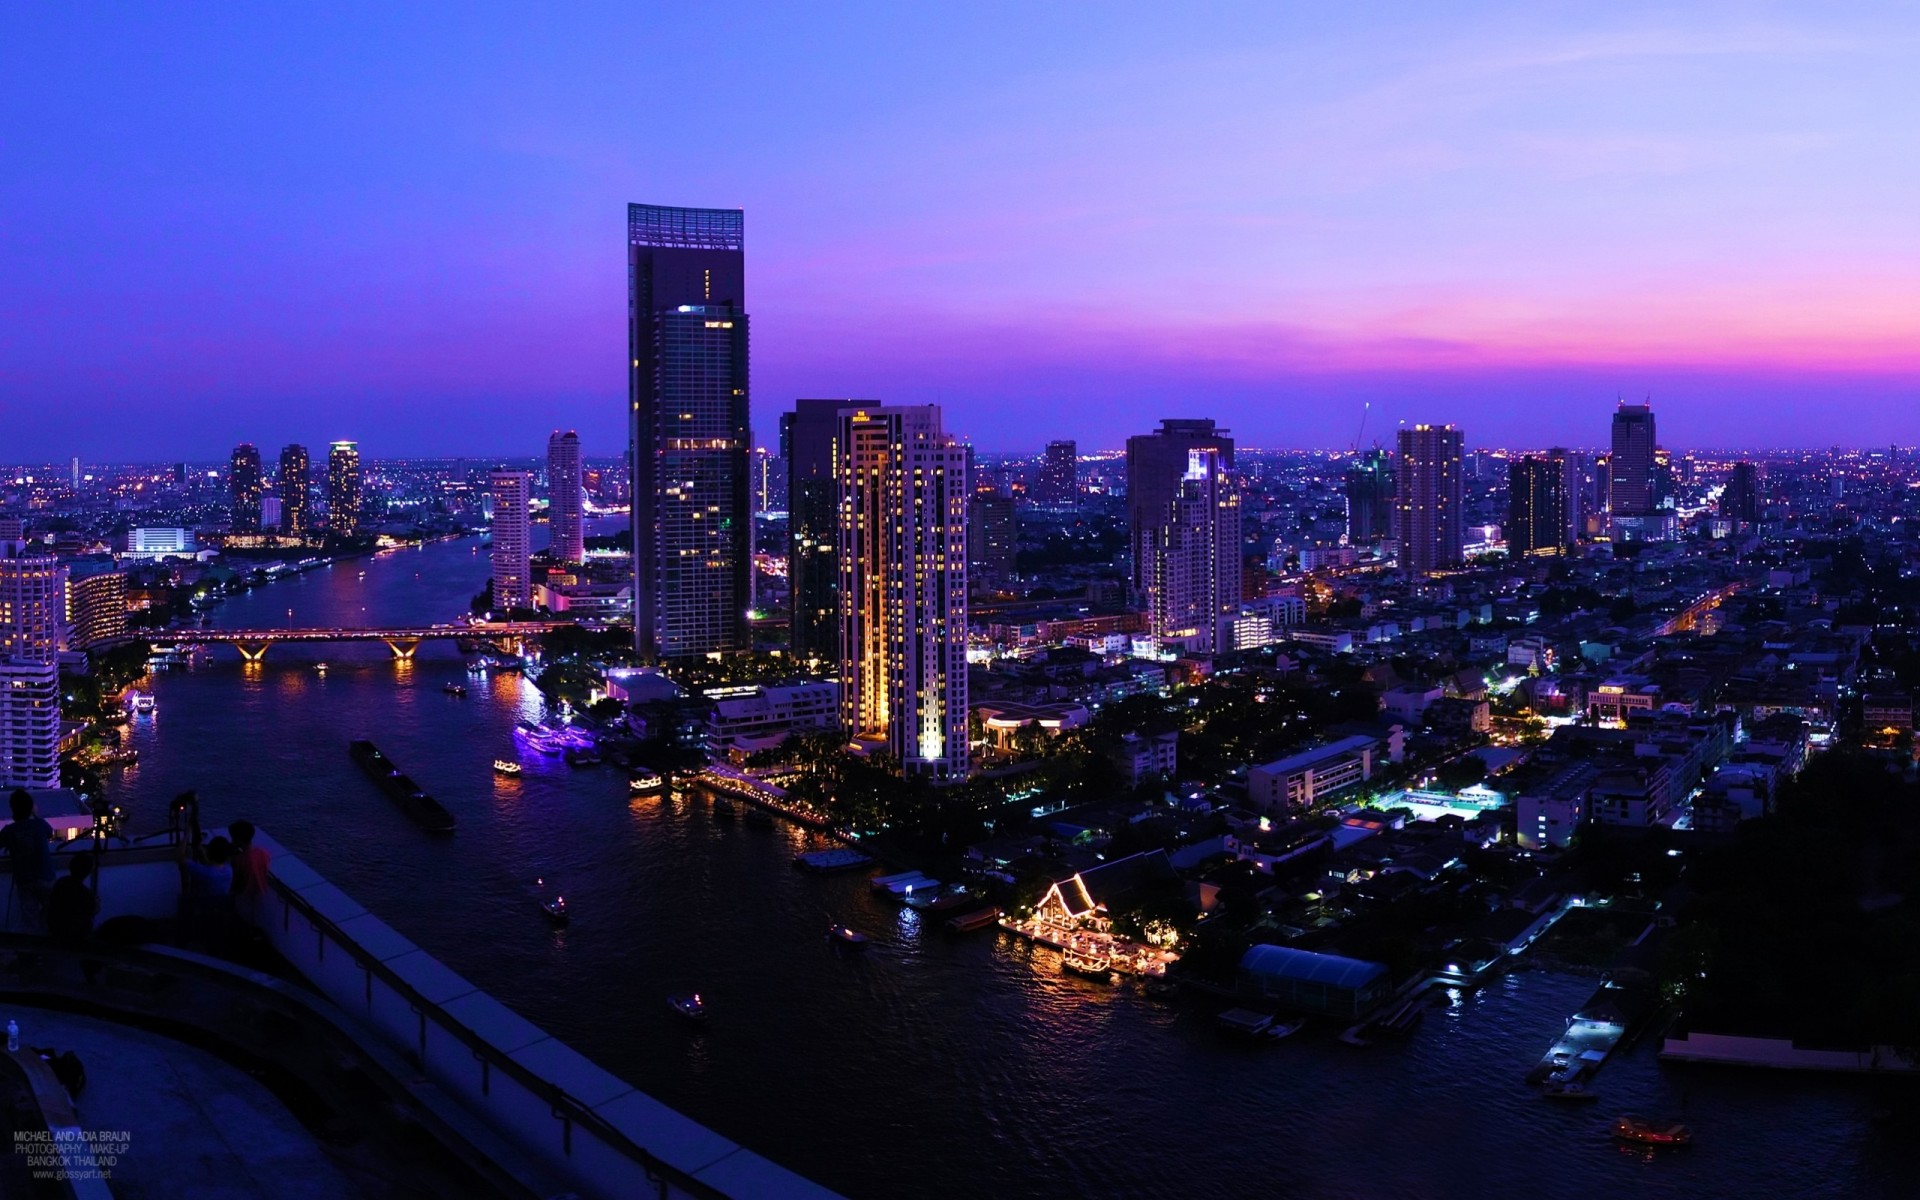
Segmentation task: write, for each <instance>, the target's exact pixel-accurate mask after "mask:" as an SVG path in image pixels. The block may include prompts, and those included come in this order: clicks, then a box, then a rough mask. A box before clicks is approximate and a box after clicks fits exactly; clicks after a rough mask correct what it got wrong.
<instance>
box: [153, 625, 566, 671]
mask: <svg viewBox="0 0 1920 1200" xmlns="http://www.w3.org/2000/svg"><path fill="white" fill-rule="evenodd" d="M552 628H554V626H553V625H552V624H550V623H548V622H545V621H476V622H474V623H473V624H471V625H416V626H400V627H394V628H372V629H362V628H353V627H348V626H335V627H329V628H321V629H298V628H292V627H289V628H286V629H160V630H154V631H152V632H148V633H142V634H141V635H139V636H140V637H141V639H142V640H143V641H145V642H147V643H148V644H150V645H154V646H204V645H211V644H213V643H216V642H218V643H221V644H223V645H228V646H232V647H233V648H234V649H236V650H238V651H239V652H240V657H241V658H243V659H245V660H246V661H248V662H250V663H257V662H259V661H260V660H262V659H264V658H265V657H266V656H267V648H268V647H269V646H271V645H273V644H274V643H275V642H385V643H386V644H387V648H388V649H389V650H392V651H393V656H394V657H395V658H397V659H410V658H412V657H413V652H414V651H415V650H418V649H419V648H420V643H422V642H432V641H447V640H449V639H458V638H472V639H474V640H476V641H507V640H518V639H520V638H526V637H532V636H534V635H536V634H541V633H545V632H546V631H547V630H549V629H552Z"/></svg>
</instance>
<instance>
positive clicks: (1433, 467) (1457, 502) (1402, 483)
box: [1393, 425, 1466, 575]
mask: <svg viewBox="0 0 1920 1200" xmlns="http://www.w3.org/2000/svg"><path fill="white" fill-rule="evenodd" d="M1397 438H1398V442H1399V445H1398V453H1397V454H1396V455H1395V456H1394V470H1395V473H1396V475H1397V476H1398V478H1397V479H1396V480H1395V481H1394V489H1393V509H1394V513H1395V517H1396V521H1397V524H1398V526H1399V528H1398V531H1397V532H1398V533H1399V535H1400V566H1401V568H1402V569H1403V570H1406V571H1408V572H1411V573H1412V574H1415V575H1426V574H1430V573H1432V572H1434V571H1445V570H1450V569H1452V568H1454V567H1458V566H1460V565H1461V563H1463V562H1464V561H1465V543H1466V527H1465V521H1466V514H1465V513H1464V512H1463V511H1462V510H1463V508H1464V507H1465V503H1464V501H1465V495H1464V487H1463V484H1464V480H1463V479H1462V478H1461V474H1460V467H1461V457H1462V451H1463V450H1464V448H1465V439H1464V437H1463V435H1462V434H1461V432H1460V430H1459V429H1458V428H1457V427H1455V426H1453V425H1415V426H1414V427H1413V428H1411V429H1402V430H1400V431H1399V433H1398V434H1397Z"/></svg>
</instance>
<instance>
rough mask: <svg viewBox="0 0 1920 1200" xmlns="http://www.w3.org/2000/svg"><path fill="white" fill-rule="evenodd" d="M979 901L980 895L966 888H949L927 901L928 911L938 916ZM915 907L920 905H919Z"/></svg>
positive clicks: (957, 910)
mask: <svg viewBox="0 0 1920 1200" xmlns="http://www.w3.org/2000/svg"><path fill="white" fill-rule="evenodd" d="M979 902H980V897H978V896H976V895H974V894H973V893H972V892H969V891H968V890H967V889H965V888H959V887H956V888H948V889H947V890H946V891H944V892H942V893H940V896H939V898H938V899H936V900H931V901H929V902H928V903H927V906H926V911H927V912H928V913H930V914H932V915H933V916H936V917H938V916H945V915H946V914H947V913H950V912H959V911H960V910H961V909H963V908H967V907H968V906H970V905H974V904H978V903H979ZM915 907H918V905H916V906H915Z"/></svg>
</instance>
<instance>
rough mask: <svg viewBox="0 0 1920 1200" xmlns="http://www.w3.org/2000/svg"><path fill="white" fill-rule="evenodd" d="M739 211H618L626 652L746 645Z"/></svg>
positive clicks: (748, 552) (746, 483) (748, 541)
mask: <svg viewBox="0 0 1920 1200" xmlns="http://www.w3.org/2000/svg"><path fill="white" fill-rule="evenodd" d="M743 239H744V235H743V214H742V213H741V211H740V210H739V209H734V208H667V207H662V206H659V205H651V204H630V205H628V206H627V274H628V280H627V282H628V288H627V318H628V320H627V329H628V333H627V341H628V351H629V353H628V359H629V363H630V372H631V373H630V385H629V388H628V399H629V405H628V415H629V418H630V426H629V429H630V441H631V446H632V455H633V547H634V556H633V562H634V589H633V618H634V620H633V627H634V642H635V645H636V647H637V648H638V649H639V651H640V653H641V654H643V655H646V656H648V657H660V658H675V657H681V656H685V655H697V654H714V653H725V652H729V651H735V650H746V649H749V648H750V646H751V637H750V634H749V632H748V627H747V608H748V606H749V604H750V603H751V597H752V592H751V577H750V572H751V571H752V569H753V554H752V551H753V539H752V532H753V531H752V520H753V505H752V494H751V486H750V484H751V474H752V473H751V470H750V467H749V463H748V456H749V453H750V450H751V447H752V438H751V435H750V431H749V428H748V409H747V400H748V397H747V313H746V295H745V255H744V253H743Z"/></svg>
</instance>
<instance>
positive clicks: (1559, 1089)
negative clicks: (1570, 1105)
mask: <svg viewBox="0 0 1920 1200" xmlns="http://www.w3.org/2000/svg"><path fill="white" fill-rule="evenodd" d="M1540 1094H1541V1095H1543V1096H1545V1097H1546V1098H1547V1099H1549V1100H1598V1099H1599V1098H1600V1097H1599V1096H1598V1095H1596V1094H1595V1093H1593V1092H1590V1091H1588V1090H1587V1089H1586V1088H1584V1087H1581V1086H1580V1085H1579V1084H1577V1083H1573V1082H1571V1081H1567V1082H1556V1083H1549V1084H1548V1085H1547V1086H1546V1088H1545V1089H1544V1090H1542V1091H1541V1093H1540Z"/></svg>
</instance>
